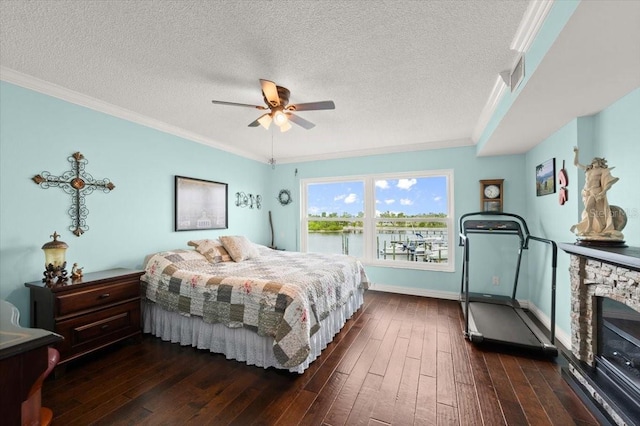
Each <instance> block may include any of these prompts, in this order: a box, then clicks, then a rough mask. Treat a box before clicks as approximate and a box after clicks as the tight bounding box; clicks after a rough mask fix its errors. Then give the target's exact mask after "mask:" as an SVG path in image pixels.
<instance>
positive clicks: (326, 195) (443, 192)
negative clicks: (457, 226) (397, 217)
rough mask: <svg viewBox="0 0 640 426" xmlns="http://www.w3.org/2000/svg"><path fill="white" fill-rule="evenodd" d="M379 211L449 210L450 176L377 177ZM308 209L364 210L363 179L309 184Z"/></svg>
mask: <svg viewBox="0 0 640 426" xmlns="http://www.w3.org/2000/svg"><path fill="white" fill-rule="evenodd" d="M375 193H376V211H377V212H386V211H390V212H394V213H397V212H403V213H405V214H406V215H416V214H419V213H446V212H447V180H446V178H445V177H444V176H435V177H429V178H417V179H413V178H408V179H386V180H376V188H375ZM307 200H308V206H307V207H308V209H307V211H308V213H309V214H312V215H318V214H321V213H322V212H327V213H338V215H342V213H344V212H347V213H349V214H351V215H354V216H355V215H357V214H358V212H361V211H364V182H362V181H358V182H337V183H325V184H312V185H309V186H308V197H307Z"/></svg>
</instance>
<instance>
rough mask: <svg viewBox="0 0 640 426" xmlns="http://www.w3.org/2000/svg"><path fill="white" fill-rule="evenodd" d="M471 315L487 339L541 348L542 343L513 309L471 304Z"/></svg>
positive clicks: (486, 304) (488, 304)
mask: <svg viewBox="0 0 640 426" xmlns="http://www.w3.org/2000/svg"><path fill="white" fill-rule="evenodd" d="M469 315H471V317H472V318H473V321H475V323H476V327H477V328H478V330H477V331H478V332H479V333H482V335H483V336H484V338H485V339H487V340H492V341H495V342H506V343H511V344H516V345H522V346H528V347H531V346H533V347H541V346H542V343H541V342H540V340H538V338H537V337H536V336H535V334H533V332H532V331H531V330H529V327H527V325H526V324H525V323H524V322H523V321H522V320H521V319H520V317H519V316H518V314H517V313H516V311H515V310H513V308H511V307H509V306H504V305H494V304H491V303H473V302H472V303H471V304H470V305H469Z"/></svg>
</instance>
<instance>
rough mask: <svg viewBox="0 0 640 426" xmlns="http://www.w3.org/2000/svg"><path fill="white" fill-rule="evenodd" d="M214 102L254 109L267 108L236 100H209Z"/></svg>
mask: <svg viewBox="0 0 640 426" xmlns="http://www.w3.org/2000/svg"><path fill="white" fill-rule="evenodd" d="M211 102H212V103H214V104H218V105H231V106H241V107H249V108H256V109H263V110H264V109H267V107H265V106H264V105H250V104H239V103H237V102H227V101H211Z"/></svg>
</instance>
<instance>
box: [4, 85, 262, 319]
mask: <svg viewBox="0 0 640 426" xmlns="http://www.w3.org/2000/svg"><path fill="white" fill-rule="evenodd" d="M0 84H1V85H0V177H1V179H0V209H1V214H0V298H3V299H7V300H9V301H10V302H12V303H13V304H14V305H16V306H17V307H18V309H20V311H21V313H22V318H21V324H22V325H24V326H26V325H28V322H29V309H28V304H29V302H28V300H29V295H28V291H27V289H26V288H25V287H24V283H25V282H29V281H34V280H38V279H40V278H41V277H42V271H43V270H44V255H43V252H42V250H41V247H42V245H43V244H44V243H45V242H47V241H49V235H51V234H52V233H53V231H57V232H58V233H59V234H61V240H63V241H65V242H66V243H67V244H68V245H69V249H68V251H67V261H68V262H70V264H71V263H73V262H77V263H78V264H79V265H80V266H83V267H84V271H85V272H91V271H98V270H103V269H108V268H114V267H127V268H140V267H141V266H142V261H143V259H144V256H145V255H146V254H148V253H151V252H154V251H159V250H164V249H172V248H187V245H186V243H187V241H188V240H190V239H199V238H206V237H214V238H215V237H216V236H218V235H221V234H242V235H247V236H248V237H249V238H251V239H252V240H254V241H256V242H259V243H268V240H269V238H270V237H269V236H268V226H267V223H268V222H267V212H268V210H269V209H270V208H271V205H272V204H273V203H275V199H274V198H273V197H269V196H267V192H268V190H269V187H268V181H269V178H270V172H271V169H270V168H269V166H268V165H266V164H262V163H259V162H256V161H252V160H248V159H245V158H241V157H238V156H236V155H233V154H229V153H226V152H223V151H220V150H217V149H213V148H211V147H207V146H204V145H202V144H199V143H195V142H191V141H186V140H184V139H180V138H178V137H175V136H172V135H169V134H166V133H163V132H160V131H156V130H153V129H150V128H148V127H144V126H141V125H138V124H134V123H131V122H128V121H125V120H122V119H119V118H115V117H113V116H109V115H106V114H102V113H99V112H96V111H94V110H91V109H87V108H84V107H80V106H77V105H74V104H71V103H68V102H64V101H61V100H59V99H55V98H52V97H49V96H46V95H42V94H39V93H36V92H33V91H30V90H26V89H24V88H21V87H18V86H15V85H11V84H8V83H5V82H1V83H0ZM76 151H80V152H81V153H82V154H84V156H85V157H86V159H87V160H88V161H89V163H88V165H87V167H86V171H87V172H88V173H89V174H91V175H92V176H93V177H94V178H95V179H100V178H109V179H110V180H111V181H112V182H114V183H115V185H116V188H115V190H114V191H112V192H111V193H108V194H104V193H101V192H94V193H93V194H91V195H89V196H87V197H86V205H87V207H88V209H89V215H88V218H87V224H88V225H89V227H90V229H89V230H88V231H87V232H86V233H85V234H84V235H82V236H81V237H76V236H75V235H73V234H72V233H71V232H70V231H69V229H68V227H69V225H70V224H71V223H70V222H71V221H70V218H69V215H68V213H67V211H68V209H69V207H70V206H71V197H70V196H69V195H67V194H65V193H64V192H63V191H62V190H61V189H59V188H49V189H42V188H40V187H39V186H38V185H36V184H35V183H34V182H33V181H32V180H31V178H32V177H33V176H34V175H36V174H39V173H41V172H42V171H45V170H46V171H49V172H51V173H52V174H54V175H59V174H61V173H63V172H64V171H67V170H69V169H70V167H71V163H69V162H68V161H67V157H68V156H70V155H71V154H73V153H74V152H76ZM174 175H182V176H189V177H195V178H200V179H206V180H214V181H220V182H226V183H228V184H229V229H227V230H221V231H188V232H174V231H173V215H174V205H173V200H174V188H173V187H174ZM238 191H243V192H246V193H254V194H261V195H262V196H263V198H264V203H263V204H264V207H263V208H262V209H261V210H256V209H253V210H250V209H248V208H239V207H235V205H234V201H235V196H234V194H235V193H236V192H238Z"/></svg>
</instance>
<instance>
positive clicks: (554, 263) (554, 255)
mask: <svg viewBox="0 0 640 426" xmlns="http://www.w3.org/2000/svg"><path fill="white" fill-rule="evenodd" d="M529 240H534V241H539V242H541V243H545V244H549V245H551V324H550V327H549V330H550V332H551V339H550V340H551V343H553V344H554V345H555V343H556V342H555V339H556V275H557V269H558V245H557V244H556V242H555V241H553V240H549V239H547V238H542V237H534V236H533V235H529V236H528V237H527V241H526V242H525V244H528V242H529Z"/></svg>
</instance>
